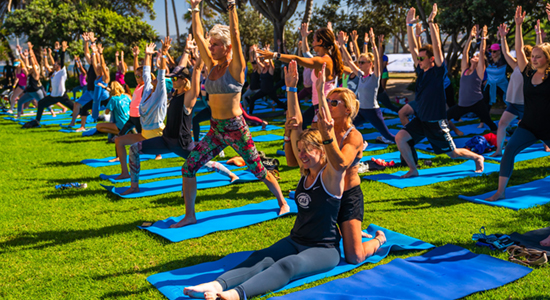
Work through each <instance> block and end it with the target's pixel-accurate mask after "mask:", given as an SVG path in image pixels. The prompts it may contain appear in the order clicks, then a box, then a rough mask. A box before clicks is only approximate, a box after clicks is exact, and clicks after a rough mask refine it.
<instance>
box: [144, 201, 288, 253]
mask: <svg viewBox="0 0 550 300" xmlns="http://www.w3.org/2000/svg"><path fill="white" fill-rule="evenodd" d="M286 200H287V203H288V205H289V206H290V213H292V214H295V213H298V208H297V207H296V202H294V200H291V199H286ZM196 216H197V223H195V224H192V225H187V226H185V227H181V228H170V225H172V224H175V223H177V222H179V221H180V220H181V219H183V217H185V215H183V216H180V217H170V218H168V219H166V220H162V221H157V222H155V223H154V224H153V225H152V226H150V227H141V226H138V227H139V228H141V229H144V230H147V231H150V232H152V233H154V234H158V235H160V236H162V237H163V238H165V239H168V240H170V241H171V242H174V243H177V242H181V241H184V240H188V239H194V238H198V237H201V236H205V235H207V234H210V233H213V232H216V231H225V230H232V229H237V228H242V227H246V226H250V225H253V224H257V223H261V222H264V221H267V220H272V219H276V218H278V217H280V216H279V205H278V204H277V199H273V200H267V201H263V202H260V203H254V204H248V205H245V206H241V207H236V208H229V209H220V210H211V211H204V212H199V213H197V215H196Z"/></svg>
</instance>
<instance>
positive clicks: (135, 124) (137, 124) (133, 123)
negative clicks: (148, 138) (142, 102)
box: [118, 117, 141, 135]
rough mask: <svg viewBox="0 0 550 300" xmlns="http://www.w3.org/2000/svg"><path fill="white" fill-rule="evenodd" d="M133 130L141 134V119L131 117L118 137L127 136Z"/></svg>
mask: <svg viewBox="0 0 550 300" xmlns="http://www.w3.org/2000/svg"><path fill="white" fill-rule="evenodd" d="M132 128H136V131H137V132H138V133H141V121H140V118H139V117H130V118H129V119H128V121H127V122H126V124H124V126H123V127H122V129H121V130H120V132H119V133H118V135H125V134H127V133H128V132H129V131H130V130H132Z"/></svg>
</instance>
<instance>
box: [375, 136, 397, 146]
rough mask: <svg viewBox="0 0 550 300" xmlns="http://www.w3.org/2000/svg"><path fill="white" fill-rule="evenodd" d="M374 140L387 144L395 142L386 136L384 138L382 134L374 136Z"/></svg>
mask: <svg viewBox="0 0 550 300" xmlns="http://www.w3.org/2000/svg"><path fill="white" fill-rule="evenodd" d="M376 142H378V143H382V144H388V145H392V144H395V143H394V142H392V141H390V140H388V139H387V138H385V137H383V136H379V137H377V138H376Z"/></svg>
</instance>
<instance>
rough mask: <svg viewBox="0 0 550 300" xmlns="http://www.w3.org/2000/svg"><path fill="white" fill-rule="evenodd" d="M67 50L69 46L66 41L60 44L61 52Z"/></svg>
mask: <svg viewBox="0 0 550 300" xmlns="http://www.w3.org/2000/svg"><path fill="white" fill-rule="evenodd" d="M68 48H69V45H67V41H63V42H61V51H63V52H65V51H67V49H68Z"/></svg>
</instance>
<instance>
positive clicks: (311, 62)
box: [258, 50, 332, 71]
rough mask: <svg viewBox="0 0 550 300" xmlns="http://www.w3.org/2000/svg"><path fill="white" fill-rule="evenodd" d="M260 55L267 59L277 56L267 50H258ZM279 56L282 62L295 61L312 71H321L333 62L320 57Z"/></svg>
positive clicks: (327, 58)
mask: <svg viewBox="0 0 550 300" xmlns="http://www.w3.org/2000/svg"><path fill="white" fill-rule="evenodd" d="M258 53H259V54H260V56H261V57H264V58H267V59H273V56H274V54H275V53H273V52H270V51H267V50H258ZM278 55H280V58H279V60H280V61H282V62H285V63H287V62H290V61H293V60H295V61H296V62H297V63H298V65H300V66H302V67H306V68H310V69H315V70H317V71H319V70H320V69H321V68H322V67H323V64H324V63H327V62H328V61H330V62H332V60H331V58H329V57H326V58H322V57H319V56H315V57H312V58H307V57H300V56H297V55H291V54H280V53H278Z"/></svg>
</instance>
